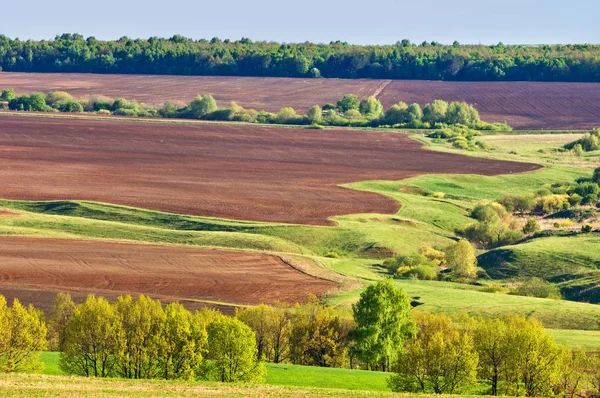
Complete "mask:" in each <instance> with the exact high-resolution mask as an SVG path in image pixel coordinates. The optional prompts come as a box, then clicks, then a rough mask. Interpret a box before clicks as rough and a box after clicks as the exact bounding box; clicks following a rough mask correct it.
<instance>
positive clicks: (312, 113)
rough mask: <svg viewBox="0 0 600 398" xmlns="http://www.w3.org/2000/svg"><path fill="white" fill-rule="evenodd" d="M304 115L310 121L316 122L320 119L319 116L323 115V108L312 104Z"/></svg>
mask: <svg viewBox="0 0 600 398" xmlns="http://www.w3.org/2000/svg"><path fill="white" fill-rule="evenodd" d="M306 116H307V117H308V119H309V120H310V122H311V123H318V122H320V121H321V118H322V116H323V110H322V109H321V107H320V106H319V105H314V106H312V107H311V108H310V109H309V110H308V112H307V113H306Z"/></svg>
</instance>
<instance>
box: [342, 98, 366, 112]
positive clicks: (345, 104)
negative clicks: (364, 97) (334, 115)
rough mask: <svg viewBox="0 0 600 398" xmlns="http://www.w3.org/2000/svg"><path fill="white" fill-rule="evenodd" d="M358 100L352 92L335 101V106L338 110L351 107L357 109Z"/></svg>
mask: <svg viewBox="0 0 600 398" xmlns="http://www.w3.org/2000/svg"><path fill="white" fill-rule="evenodd" d="M359 107H360V101H359V99H358V97H357V96H356V95H354V94H346V95H344V96H343V97H342V99H341V100H339V101H338V102H337V108H338V109H339V111H340V112H347V111H349V110H351V109H354V110H358V108H359Z"/></svg>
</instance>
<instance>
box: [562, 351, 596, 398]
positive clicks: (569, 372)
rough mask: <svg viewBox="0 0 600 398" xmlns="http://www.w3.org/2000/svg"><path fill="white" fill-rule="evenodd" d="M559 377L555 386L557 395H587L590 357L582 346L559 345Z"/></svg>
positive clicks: (566, 397)
mask: <svg viewBox="0 0 600 398" xmlns="http://www.w3.org/2000/svg"><path fill="white" fill-rule="evenodd" d="M559 350H560V356H559V359H558V370H557V372H558V377H557V382H556V385H555V388H554V393H555V394H556V395H559V396H562V397H565V398H575V397H582V396H585V395H586V391H587V390H588V388H587V385H586V384H587V379H588V377H589V376H588V368H589V366H590V358H589V357H588V356H587V355H586V353H585V351H583V350H582V349H580V348H575V349H570V348H569V347H564V346H559Z"/></svg>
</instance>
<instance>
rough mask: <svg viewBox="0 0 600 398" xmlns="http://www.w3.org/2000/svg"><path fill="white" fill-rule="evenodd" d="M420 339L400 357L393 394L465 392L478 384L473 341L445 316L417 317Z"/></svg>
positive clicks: (394, 377) (393, 384)
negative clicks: (398, 392) (396, 392)
mask: <svg viewBox="0 0 600 398" xmlns="http://www.w3.org/2000/svg"><path fill="white" fill-rule="evenodd" d="M415 320H416V324H417V330H418V332H417V335H416V337H415V338H414V339H412V340H411V341H410V342H409V343H408V345H407V346H406V348H405V350H404V351H403V352H401V353H400V354H399V356H398V360H397V363H396V366H395V371H396V372H397V373H396V374H395V375H393V376H391V377H390V379H389V380H388V385H389V387H390V388H391V389H392V390H393V391H409V392H433V393H436V394H452V393H458V392H461V391H463V390H465V389H467V388H468V387H471V386H472V385H473V384H475V382H476V380H477V363H478V356H477V353H476V352H475V349H474V342H473V337H472V336H471V335H470V334H469V333H466V332H465V331H464V330H461V329H459V328H458V327H457V326H456V325H455V324H454V323H453V322H452V320H450V318H448V317H446V316H444V315H432V314H427V313H417V314H415Z"/></svg>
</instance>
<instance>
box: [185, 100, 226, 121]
mask: <svg viewBox="0 0 600 398" xmlns="http://www.w3.org/2000/svg"><path fill="white" fill-rule="evenodd" d="M217 109H218V108H217V102H216V101H215V99H214V98H213V97H212V95H205V96H203V97H202V96H198V97H196V98H195V99H194V100H193V101H192V102H190V103H189V104H188V106H187V112H186V114H187V116H188V117H189V118H191V119H202V118H203V117H204V116H206V115H208V114H209V113H212V112H214V111H216V110H217Z"/></svg>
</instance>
